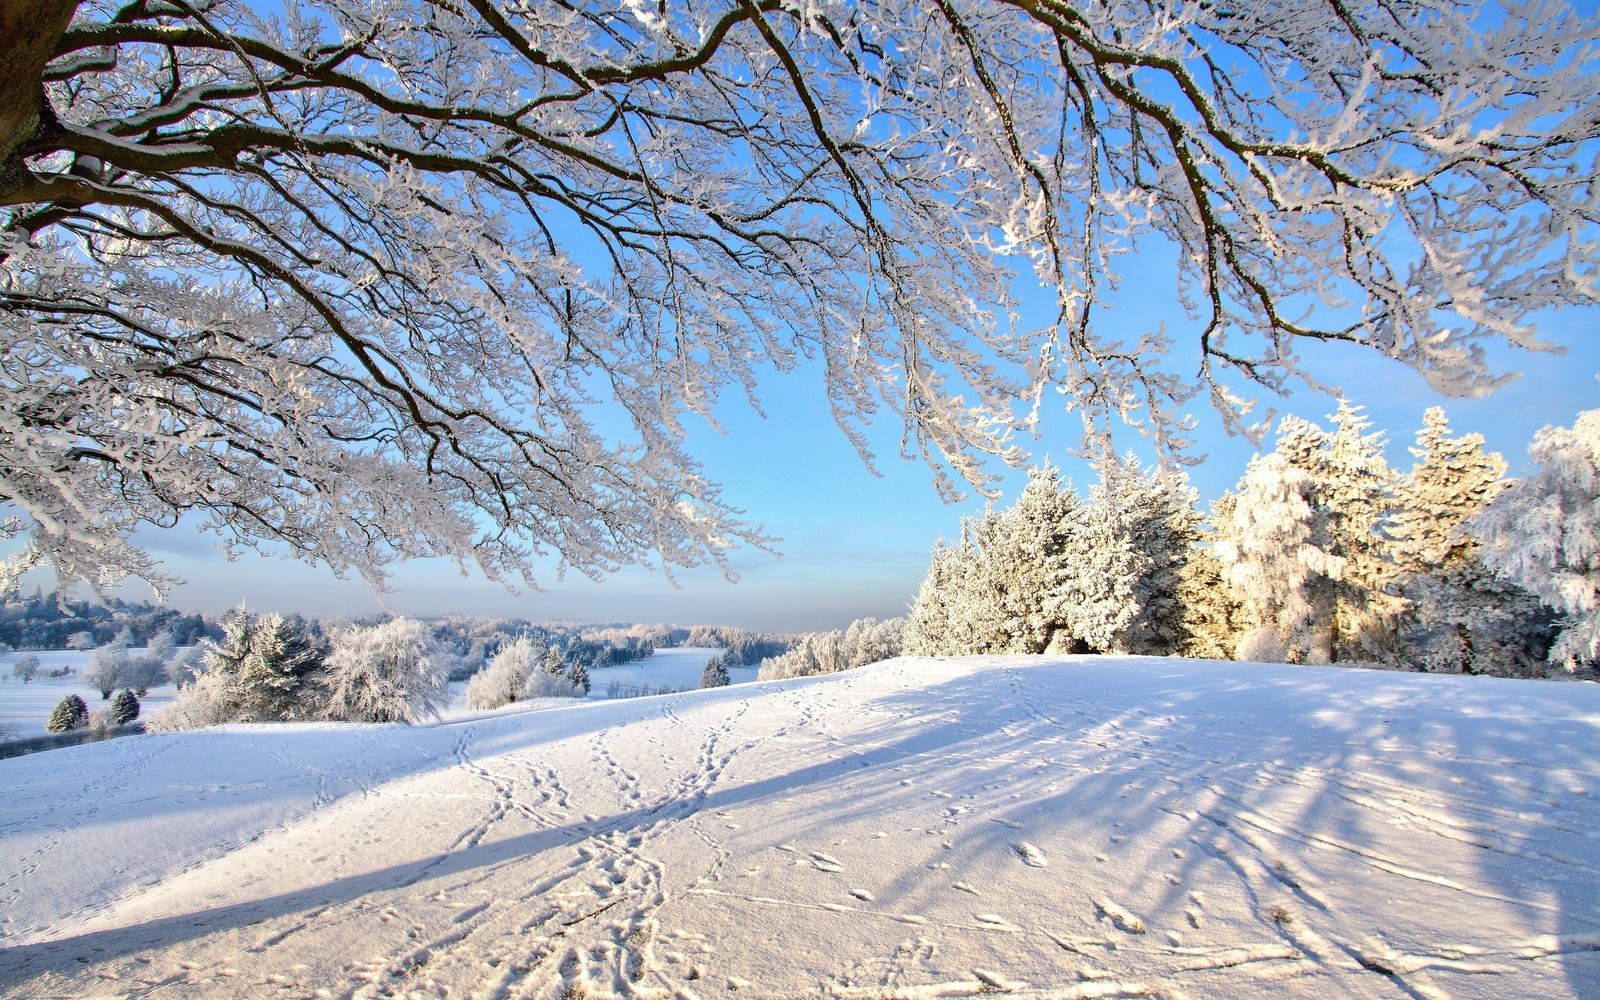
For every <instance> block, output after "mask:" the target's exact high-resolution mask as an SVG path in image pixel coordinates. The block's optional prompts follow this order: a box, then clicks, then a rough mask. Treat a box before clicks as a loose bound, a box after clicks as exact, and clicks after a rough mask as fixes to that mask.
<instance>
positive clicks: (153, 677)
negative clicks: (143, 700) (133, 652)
mask: <svg viewBox="0 0 1600 1000" xmlns="http://www.w3.org/2000/svg"><path fill="white" fill-rule="evenodd" d="M166 682H167V665H166V663H165V662H163V661H162V660H159V659H157V658H156V657H154V656H149V655H146V656H129V657H128V666H127V669H126V670H125V671H124V672H123V675H122V686H123V687H126V688H132V689H133V690H134V691H136V692H138V693H139V694H145V693H146V692H148V691H149V690H150V689H151V688H153V687H157V686H159V685H161V684H165V683H166Z"/></svg>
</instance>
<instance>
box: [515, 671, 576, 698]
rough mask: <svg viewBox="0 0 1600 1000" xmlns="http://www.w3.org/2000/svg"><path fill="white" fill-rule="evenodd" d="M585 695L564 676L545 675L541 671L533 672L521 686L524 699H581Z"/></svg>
mask: <svg viewBox="0 0 1600 1000" xmlns="http://www.w3.org/2000/svg"><path fill="white" fill-rule="evenodd" d="M586 693H587V692H584V691H581V690H579V689H578V685H576V684H574V683H573V682H572V679H571V678H570V677H568V676H567V675H566V674H547V673H545V672H544V671H543V670H536V671H534V672H533V673H532V674H530V675H529V676H528V679H527V680H526V681H524V682H523V684H522V697H524V698H582V697H583V696H584V695H585V694H586Z"/></svg>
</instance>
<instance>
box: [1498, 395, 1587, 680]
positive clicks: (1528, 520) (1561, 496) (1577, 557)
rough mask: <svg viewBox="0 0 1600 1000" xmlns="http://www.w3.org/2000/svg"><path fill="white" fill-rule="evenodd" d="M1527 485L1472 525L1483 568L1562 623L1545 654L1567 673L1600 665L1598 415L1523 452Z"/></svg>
mask: <svg viewBox="0 0 1600 1000" xmlns="http://www.w3.org/2000/svg"><path fill="white" fill-rule="evenodd" d="M1528 451H1529V456H1530V457H1531V459H1532V460H1533V469H1532V472H1531V473H1530V474H1529V475H1528V477H1527V478H1525V479H1523V480H1521V481H1519V482H1516V483H1513V484H1512V485H1511V486H1510V487H1508V488H1506V489H1505V490H1504V491H1502V492H1501V493H1500V494H1499V495H1498V496H1496V497H1495V498H1494V499H1493V500H1491V501H1490V502H1489V503H1488V505H1487V506H1486V508H1485V509H1484V511H1483V513H1481V514H1480V515H1478V516H1477V517H1476V518H1474V519H1473V521H1472V522H1471V529H1472V531H1473V532H1474V533H1475V534H1476V535H1477V537H1478V538H1479V540H1480V541H1481V542H1482V544H1483V550H1482V556H1483V561H1484V563H1485V564H1486V565H1487V566H1489V568H1490V569H1492V570H1494V571H1495V572H1496V573H1498V574H1499V575H1500V576H1501V577H1503V578H1504V579H1506V580H1509V581H1510V582H1512V583H1515V584H1517V585H1518V586H1520V587H1522V588H1524V589H1526V590H1527V591H1529V592H1530V593H1532V594H1533V595H1534V596H1535V597H1537V598H1539V599H1540V600H1542V601H1544V602H1545V603H1546V604H1548V605H1549V606H1550V607H1552V608H1554V609H1555V611H1556V612H1557V613H1558V614H1559V615H1560V616H1561V618H1560V622H1559V626H1560V633H1559V635H1557V637H1556V640H1555V643H1554V644H1553V645H1552V646H1551V648H1550V654H1549V658H1550V661H1551V662H1552V663H1554V664H1558V665H1561V666H1564V667H1566V668H1567V669H1568V670H1573V669H1576V668H1578V667H1584V666H1591V665H1593V664H1595V663H1596V662H1597V661H1600V410H1588V411H1585V412H1583V413H1580V414H1578V418H1577V420H1575V421H1574V422H1573V425H1572V426H1571V427H1545V428H1544V429H1542V430H1540V431H1539V433H1538V434H1537V435H1535V436H1534V439H1533V444H1532V445H1531V446H1530V447H1529V449H1528Z"/></svg>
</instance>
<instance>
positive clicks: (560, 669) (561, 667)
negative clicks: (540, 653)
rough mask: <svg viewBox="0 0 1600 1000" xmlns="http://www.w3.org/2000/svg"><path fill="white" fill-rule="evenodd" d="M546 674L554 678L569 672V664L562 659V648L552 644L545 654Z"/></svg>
mask: <svg viewBox="0 0 1600 1000" xmlns="http://www.w3.org/2000/svg"><path fill="white" fill-rule="evenodd" d="M544 672H545V673H547V674H550V675H551V676H552V677H560V676H562V675H563V674H565V673H566V672H567V664H566V662H565V661H564V660H563V659H562V658H561V647H559V646H556V645H553V644H552V645H551V647H550V649H549V650H548V651H546V652H545V654H544Z"/></svg>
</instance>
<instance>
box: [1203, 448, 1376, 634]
mask: <svg viewBox="0 0 1600 1000" xmlns="http://www.w3.org/2000/svg"><path fill="white" fill-rule="evenodd" d="M1311 488H1312V484H1311V479H1310V476H1308V475H1307V474H1306V473H1305V472H1304V471H1303V470H1301V469H1299V468H1297V467H1295V466H1294V465H1291V464H1290V462H1289V460H1288V459H1287V458H1286V457H1285V456H1284V455H1283V454H1282V453H1280V452H1276V451H1274V452H1272V453H1270V454H1267V455H1257V456H1256V457H1255V458H1253V459H1251V460H1250V465H1249V467H1248V468H1247V469H1246V471H1245V475H1244V478H1243V479H1242V480H1240V481H1239V486H1238V487H1237V490H1236V498H1235V500H1234V502H1233V509H1232V513H1231V516H1230V517H1229V518H1228V520H1227V522H1226V523H1224V524H1223V525H1222V526H1221V537H1219V538H1218V539H1217V541H1216V546H1215V549H1216V554H1217V558H1218V559H1219V560H1220V561H1221V563H1222V565H1223V575H1224V578H1225V579H1226V580H1227V582H1228V585H1229V586H1230V587H1232V588H1233V589H1234V591H1235V592H1236V593H1237V595H1238V597H1239V600H1240V604H1241V605H1242V608H1243V611H1244V617H1245V620H1246V624H1247V626H1248V631H1246V632H1245V634H1244V635H1242V636H1241V637H1240V640H1239V643H1238V650H1237V655H1238V656H1239V658H1240V659H1248V660H1263V661H1273V662H1276V661H1288V662H1305V663H1326V662H1328V661H1329V660H1330V658H1331V652H1330V650H1329V648H1328V645H1327V644H1328V639H1329V635H1328V631H1327V630H1326V629H1325V628H1319V627H1316V623H1315V619H1316V615H1317V612H1318V610H1319V609H1318V604H1317V596H1318V591H1319V590H1320V589H1324V588H1321V587H1320V586H1319V585H1320V584H1321V583H1322V581H1325V580H1329V579H1337V578H1338V577H1339V575H1340V573H1341V572H1342V571H1343V568H1344V560H1343V559H1341V558H1340V557H1338V556H1335V555H1332V554H1331V553H1329V552H1328V551H1327V550H1326V549H1325V548H1324V547H1323V544H1325V543H1322V544H1319V542H1322V540H1321V539H1319V538H1318V537H1317V531H1316V515H1315V512H1314V511H1313V510H1312V507H1311V504H1310V502H1309V501H1308V499H1307V495H1308V494H1309V493H1310V492H1311Z"/></svg>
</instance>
